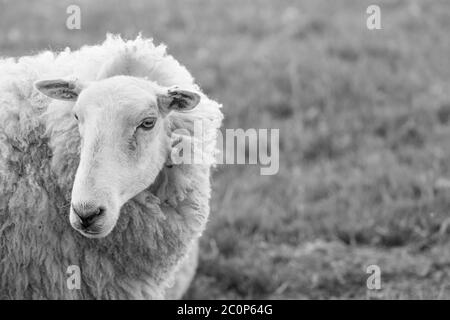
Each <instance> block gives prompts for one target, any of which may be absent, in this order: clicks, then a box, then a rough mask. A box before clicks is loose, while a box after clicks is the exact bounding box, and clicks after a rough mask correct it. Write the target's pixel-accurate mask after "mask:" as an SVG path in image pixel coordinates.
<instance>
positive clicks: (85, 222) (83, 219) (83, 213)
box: [72, 206, 105, 228]
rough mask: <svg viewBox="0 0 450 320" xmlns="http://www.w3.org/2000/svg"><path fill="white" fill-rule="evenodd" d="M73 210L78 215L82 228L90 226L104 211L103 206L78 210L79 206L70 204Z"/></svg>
mask: <svg viewBox="0 0 450 320" xmlns="http://www.w3.org/2000/svg"><path fill="white" fill-rule="evenodd" d="M72 209H73V212H74V213H75V214H76V215H77V216H78V219H79V221H80V223H81V225H82V227H83V228H88V227H89V226H91V225H92V224H93V223H94V222H95V221H96V220H97V219H98V218H99V217H100V216H102V215H103V214H104V213H105V208H103V207H97V208H95V209H94V208H89V210H86V209H85V208H83V209H85V210H80V209H81V208H80V207H77V206H72Z"/></svg>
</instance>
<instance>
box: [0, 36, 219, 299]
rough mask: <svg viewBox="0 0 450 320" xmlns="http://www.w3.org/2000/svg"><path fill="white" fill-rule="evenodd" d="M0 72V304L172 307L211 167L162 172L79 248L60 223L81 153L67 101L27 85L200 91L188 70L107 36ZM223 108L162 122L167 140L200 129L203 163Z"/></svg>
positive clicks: (203, 208)
mask: <svg viewBox="0 0 450 320" xmlns="http://www.w3.org/2000/svg"><path fill="white" fill-rule="evenodd" d="M0 72H1V77H0V124H1V127H0V299H158V298H163V297H171V298H178V297H180V295H181V294H182V293H183V291H184V290H185V287H186V283H189V280H190V278H191V277H192V275H193V268H195V263H196V260H195V258H193V255H195V253H196V250H197V248H196V246H197V239H198V238H199V237H200V235H201V233H202V231H203V230H204V228H205V224H206V221H207V218H208V215H209V198H210V182H209V176H210V164H202V165H188V164H182V165H175V166H173V167H172V168H170V169H169V168H164V169H162V171H161V172H160V173H159V176H158V178H157V181H155V183H154V184H153V185H152V186H150V187H149V188H148V189H147V190H145V191H143V192H142V193H141V194H139V195H137V196H136V197H135V198H134V199H132V200H130V201H129V202H128V203H126V204H125V205H124V207H123V208H122V210H121V214H120V218H119V220H118V222H117V225H116V227H115V229H114V230H113V231H112V233H111V234H110V235H108V236H107V237H105V238H102V239H88V238H85V237H83V236H82V235H80V234H79V233H78V232H76V231H75V230H73V229H72V227H71V226H70V224H69V218H68V215H69V203H70V193H71V188H72V184H73V179H74V176H75V172H76V169H77V166H78V159H79V144H80V137H79V133H78V129H77V126H76V123H75V121H74V120H73V116H72V114H71V108H72V106H73V102H62V101H51V100H50V99H49V98H47V97H44V96H43V95H42V94H40V93H38V92H37V91H36V90H35V89H34V88H33V83H34V81H36V80H38V79H43V78H58V77H67V76H70V77H76V78H78V79H81V80H84V81H94V80H97V79H104V78H107V77H111V76H115V75H120V74H125V75H132V76H137V77H145V78H148V79H149V80H152V81H155V82H157V83H158V84H160V85H163V86H171V85H183V86H187V87H189V86H191V87H195V88H197V86H196V85H195V84H194V81H193V78H192V76H191V75H190V74H189V72H188V71H187V70H186V68H184V67H183V66H181V65H180V64H179V63H178V62H177V61H176V60H175V59H174V58H173V57H171V56H169V55H167V54H166V51H165V47H164V46H161V45H160V46H154V45H153V43H152V41H151V40H145V39H142V38H141V37H138V38H137V39H135V40H133V41H124V40H122V39H121V38H120V37H116V36H108V38H107V40H106V41H105V42H104V43H103V44H102V45H99V46H87V47H83V48H81V49H80V50H78V51H74V52H71V51H70V50H68V49H66V50H65V51H63V52H61V53H59V54H55V53H53V52H44V53H41V54H39V55H36V56H32V57H23V58H20V59H18V60H15V59H4V60H0ZM197 89H198V88H197ZM220 107H221V106H220V105H219V104H217V103H216V102H214V101H212V100H210V99H208V98H207V97H206V96H204V97H203V99H202V102H201V103H200V104H199V105H198V107H197V108H196V109H194V110H193V111H192V112H189V113H183V114H176V113H171V114H170V115H169V117H170V118H169V119H168V120H169V121H168V122H169V126H168V127H169V128H168V129H169V132H168V133H169V134H170V133H171V132H173V131H174V130H176V129H185V130H187V132H188V133H192V130H193V122H194V121H195V120H199V119H200V120H202V121H203V124H204V125H203V126H204V128H205V129H206V130H205V135H204V138H205V139H206V144H207V145H209V146H210V147H209V148H205V149H204V150H207V151H205V152H207V153H209V154H205V157H211V156H212V154H211V153H212V152H213V151H214V146H215V141H216V130H217V128H219V127H220V124H221V121H222V114H221V112H220ZM189 252H192V255H188V253H189ZM70 265H77V266H79V267H80V269H81V289H79V290H71V289H69V288H68V286H67V279H68V277H69V275H68V274H67V273H66V272H67V268H68V266H70ZM183 283H185V285H182V284H183ZM170 286H173V288H172V289H170V290H168V292H167V293H166V288H168V287H170Z"/></svg>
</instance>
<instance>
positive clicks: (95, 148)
mask: <svg viewBox="0 0 450 320" xmlns="http://www.w3.org/2000/svg"><path fill="white" fill-rule="evenodd" d="M35 85H36V88H37V89H38V90H40V91H41V92H42V93H44V94H46V95H47V96H50V97H52V98H55V99H61V100H70V101H75V104H74V107H73V109H72V110H73V116H74V117H75V118H76V119H77V122H78V128H79V132H80V136H81V146H80V162H79V166H78V169H77V172H76V175H75V179H74V185H73V190H72V199H71V210H70V223H71V225H72V226H73V227H74V228H75V229H76V230H78V231H79V232H80V233H81V234H83V235H84V236H86V237H90V238H101V237H105V236H106V235H108V234H109V233H110V232H111V231H112V230H113V228H114V226H115V225H116V222H117V220H118V218H119V213H120V209H121V207H122V206H123V205H124V204H125V203H126V202H127V201H128V200H130V199H132V198H133V197H135V196H136V195H138V194H139V193H140V192H142V191H143V190H145V189H146V188H148V187H149V186H150V185H151V184H152V183H153V182H154V180H155V178H156V176H157V175H158V173H159V171H160V170H161V168H162V167H163V165H164V163H165V162H166V160H167V157H168V155H169V152H170V149H169V137H168V134H167V128H166V127H167V125H166V115H167V114H168V113H169V112H171V111H176V112H184V111H188V110H190V109H192V108H194V107H195V106H196V105H197V104H198V103H199V101H200V95H199V94H198V93H195V92H192V91H188V90H181V89H179V88H176V87H172V88H165V87H161V86H159V85H157V84H155V83H153V82H150V81H146V80H143V79H138V78H134V77H128V76H116V77H112V78H108V79H105V80H100V81H97V82H93V83H89V84H82V83H79V82H77V81H70V80H43V81H38V82H37V83H36V84H35Z"/></svg>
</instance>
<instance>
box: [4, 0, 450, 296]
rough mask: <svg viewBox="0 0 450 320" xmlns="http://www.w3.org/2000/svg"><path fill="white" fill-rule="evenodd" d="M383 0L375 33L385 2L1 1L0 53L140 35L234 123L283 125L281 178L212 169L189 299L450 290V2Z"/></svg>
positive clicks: (250, 171)
mask: <svg viewBox="0 0 450 320" xmlns="http://www.w3.org/2000/svg"><path fill="white" fill-rule="evenodd" d="M376 2H377V4H378V5H379V6H380V7H381V18H382V28H383V29H382V30H376V31H369V30H368V29H367V28H366V18H367V14H366V8H367V7H368V6H369V5H370V4H374V3H373V1H361V0H341V1H326V0H320V1H319V0H305V1H300V0H297V1H294V0H277V1H271V0H252V1H250V0H244V1H238V0H220V1H219V0H215V1H201V0H183V1H181V0H178V1H163V0H161V1H143V0H139V1H138V0H132V1H106V0H103V1H95V2H94V1H32V2H31V1H24V0H16V1H5V0H0V30H1V32H0V55H2V56H9V55H12V56H21V55H26V54H34V53H37V52H39V51H40V50H44V49H52V50H61V49H63V48H65V47H66V46H69V47H71V48H73V49H76V48H78V47H80V46H82V45H85V44H96V43H99V42H101V41H103V39H104V38H105V34H106V33H107V32H112V33H120V34H122V36H123V37H125V38H134V37H135V36H136V35H137V33H138V32H140V31H142V33H143V35H144V36H146V37H153V38H154V39H155V42H156V43H160V42H163V43H165V44H167V45H168V48H169V53H170V54H172V55H174V56H175V57H176V58H177V59H178V60H179V61H180V62H181V63H183V64H185V65H186V66H187V67H188V69H189V70H190V71H191V72H192V74H193V75H194V76H195V77H196V80H197V81H198V83H199V84H200V85H201V86H202V87H203V89H204V91H205V92H206V93H207V94H208V95H210V96H211V97H212V98H214V99H217V100H218V101H220V102H222V103H223V104H224V109H223V112H224V113H225V117H226V118H225V123H224V127H225V128H244V129H247V128H279V129H280V171H279V173H278V174H277V175H275V176H260V175H259V169H258V168H257V167H254V166H220V167H219V168H218V169H217V170H216V172H215V173H214V178H213V183H214V195H213V199H212V203H211V205H212V213H211V221H210V223H209V226H208V230H207V232H206V233H205V236H204V237H203V240H202V256H201V263H200V267H199V270H198V274H197V277H196V279H195V282H194V284H193V286H192V288H191V289H190V291H189V293H188V295H187V298H193V299H196V298H202V299H210V298H263V299H277V298H300V299H301V298H321V299H322V298H325V299H328V298H400V299H408V298H418V299H421V298H447V299H449V298H450V281H449V280H450V246H449V242H450V241H449V240H450V215H449V208H450V181H449V180H448V178H450V161H449V159H450V148H449V144H448V143H447V140H448V139H449V138H450V36H449V34H450V2H449V1H446V0H440V1H439V0H423V1H414V0H391V1H381V0H379V1H376ZM70 4H77V5H79V6H80V7H81V30H68V29H66V27H65V22H66V19H67V17H68V15H67V14H66V8H67V6H68V5H70ZM370 264H377V265H379V266H380V268H381V272H382V274H381V276H382V290H380V291H377V292H373V291H368V290H367V288H366V279H367V277H368V276H369V275H368V274H366V272H365V271H366V267H367V266H368V265H370Z"/></svg>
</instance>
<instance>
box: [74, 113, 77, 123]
mask: <svg viewBox="0 0 450 320" xmlns="http://www.w3.org/2000/svg"><path fill="white" fill-rule="evenodd" d="M73 116H74V117H75V119H77V121H78V116H77V114H76V113H74V114H73Z"/></svg>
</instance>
